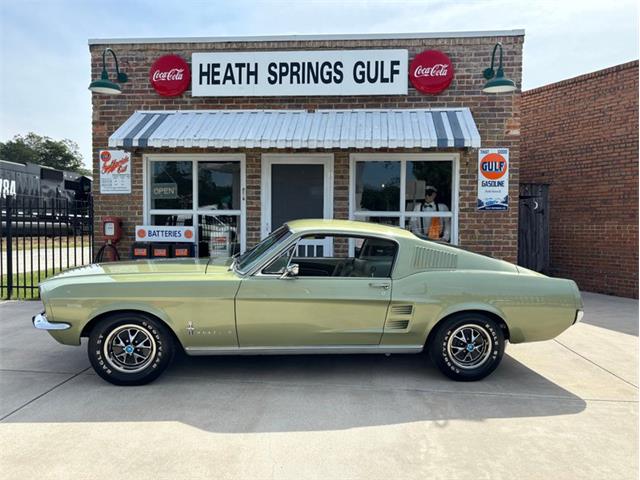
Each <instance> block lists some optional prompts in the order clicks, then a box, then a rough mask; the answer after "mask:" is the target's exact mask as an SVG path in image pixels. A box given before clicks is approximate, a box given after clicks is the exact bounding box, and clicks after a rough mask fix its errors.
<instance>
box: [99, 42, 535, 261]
mask: <svg viewBox="0 0 640 480" xmlns="http://www.w3.org/2000/svg"><path fill="white" fill-rule="evenodd" d="M523 40H524V37H523V36H521V35H514V36H500V37H496V36H493V37H490V36H489V37H461V38H442V39H433V38H429V39H402V40H382V39H379V40H326V41H271V42H267V41H262V42H250V41H247V42H233V43H217V42H212V43H172V44H155V43H154V44H117V45H108V44H101V45H91V46H90V52H91V78H92V79H95V78H99V76H100V72H101V70H102V63H101V62H102V57H101V55H102V51H103V50H104V48H106V47H111V48H113V49H114V50H115V51H116V53H117V55H118V59H119V62H120V68H121V69H122V71H124V72H126V73H127V74H128V75H129V78H130V82H129V83H126V84H124V86H123V93H122V94H121V95H118V96H105V95H97V94H94V95H93V99H92V104H93V156H94V158H93V166H94V180H95V181H94V192H95V204H96V216H95V221H96V227H99V226H100V225H101V220H102V217H103V216H105V215H120V216H122V217H124V219H125V224H124V235H125V238H124V241H123V242H122V244H121V252H122V253H123V254H124V256H128V252H129V249H130V246H131V241H132V238H133V235H134V232H133V228H134V226H135V224H136V223H137V222H142V218H143V211H142V209H143V206H142V154H143V153H145V152H148V153H162V152H171V153H217V152H223V151H224V152H234V153H245V154H246V159H247V245H248V246H250V245H252V244H253V243H255V242H256V241H258V240H259V238H260V171H261V163H260V162H261V155H262V154H263V153H296V152H299V153H303V152H308V150H304V151H303V150H296V151H286V150H242V149H240V150H215V149H188V150H185V149H182V150H176V149H174V150H166V149H163V150H158V149H146V150H144V151H142V150H140V149H135V150H134V151H133V166H132V167H133V169H132V175H133V179H134V180H133V185H132V195H131V197H125V196H121V195H100V193H99V191H100V190H99V189H100V184H99V183H100V182H99V172H98V151H99V150H101V149H104V148H106V147H107V141H108V138H109V135H111V134H112V133H113V132H114V131H115V130H116V129H117V128H118V127H119V126H120V125H121V124H122V123H123V122H124V121H125V120H126V119H127V118H128V117H129V116H130V115H131V114H132V113H133V112H134V111H136V110H163V109H166V110H176V109H184V110H195V109H321V108H322V109H330V108H341V109H344V108H446V107H460V106H465V107H469V108H470V109H471V111H472V113H473V116H474V118H475V120H476V123H477V126H478V130H479V131H480V135H481V138H482V144H483V147H507V148H509V149H510V160H511V165H510V185H511V188H510V196H511V198H512V203H511V208H510V210H509V211H507V212H477V211H476V210H475V207H476V194H477V173H476V163H477V150H475V149H466V150H465V149H459V150H452V149H448V150H424V151H422V152H435V151H456V152H458V153H460V154H461V161H460V174H461V178H460V198H459V204H460V217H459V242H460V244H461V245H463V246H465V247H467V248H470V249H472V250H475V251H478V252H482V253H487V254H491V255H494V256H496V257H499V258H504V259H506V260H509V261H515V260H516V257H517V223H518V218H517V216H518V209H517V204H516V203H514V202H515V199H516V198H517V192H518V164H519V139H520V107H519V100H520V94H519V93H515V94H508V95H488V94H483V93H482V92H481V89H482V86H483V84H484V78H483V77H482V74H481V72H482V70H483V69H484V68H486V67H487V66H488V65H489V64H490V61H491V51H492V49H493V46H494V45H495V43H496V42H498V41H500V42H502V43H503V45H504V54H505V57H504V58H505V74H506V75H507V76H508V77H509V78H512V79H514V80H515V81H516V83H517V84H518V85H520V83H521V71H522V44H523ZM358 48H367V49H375V48H406V49H408V50H409V57H410V60H411V59H412V58H413V57H414V56H415V55H416V54H417V53H419V52H421V51H423V50H427V49H436V50H441V51H444V52H446V53H447V55H449V57H450V58H451V60H452V62H453V65H454V68H455V78H454V80H453V83H452V84H451V86H450V87H449V89H448V90H446V91H445V92H443V93H442V94H440V95H437V96H433V95H424V94H421V93H419V92H417V91H416V90H415V89H413V88H411V87H410V88H409V93H408V95H406V96H399V95H395V96H358V97H217V98H216V97H206V98H205V97H191V93H190V91H189V90H188V91H187V92H185V93H184V94H183V95H182V96H180V97H177V98H165V97H160V96H159V95H157V94H156V92H155V91H154V90H153V89H152V87H151V85H150V84H149V81H148V75H149V68H150V66H151V64H152V63H153V62H154V61H155V60H156V59H157V58H158V57H159V56H161V55H164V54H170V53H171V54H178V55H180V56H182V57H183V58H184V59H186V60H187V61H190V59H191V53H192V52H207V51H208V52H213V51H238V50H247V51H261V50H322V49H358ZM316 151H317V152H323V153H327V152H328V151H327V150H316ZM366 151H372V150H355V149H354V150H347V151H345V150H336V151H334V152H331V153H333V154H334V162H335V163H334V169H335V171H334V173H335V176H334V187H335V191H334V216H335V217H336V218H347V217H348V211H349V208H348V207H349V205H348V189H349V177H348V176H349V154H350V153H356V152H357V153H363V152H366ZM389 151H391V150H389ZM372 152H375V153H380V152H381V150H375V151H372ZM393 152H394V153H401V152H414V153H415V152H421V150H415V149H413V150H403V149H397V150H393ZM96 231H98V232H99V228H97V230H96ZM102 241H103V239H102V238H101V236H100V235H99V234H98V235H96V242H97V243H96V244H97V245H100V244H101V243H102Z"/></svg>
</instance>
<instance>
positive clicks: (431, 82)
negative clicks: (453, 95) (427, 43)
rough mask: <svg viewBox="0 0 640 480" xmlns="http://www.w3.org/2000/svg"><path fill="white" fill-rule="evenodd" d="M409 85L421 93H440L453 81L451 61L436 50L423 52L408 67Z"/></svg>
mask: <svg viewBox="0 0 640 480" xmlns="http://www.w3.org/2000/svg"><path fill="white" fill-rule="evenodd" d="M409 79H410V80H411V84H412V85H413V86H414V87H415V88H416V90H419V91H420V92H422V93H430V94H434V93H440V92H443V91H444V90H446V89H447V88H448V87H449V85H451V81H452V80H453V64H452V63H451V59H450V58H449V57H448V56H447V55H445V54H444V53H442V52H440V51H438V50H425V51H424V52H422V53H419V54H418V55H416V57H415V58H414V59H413V61H412V62H411V65H410V66H409Z"/></svg>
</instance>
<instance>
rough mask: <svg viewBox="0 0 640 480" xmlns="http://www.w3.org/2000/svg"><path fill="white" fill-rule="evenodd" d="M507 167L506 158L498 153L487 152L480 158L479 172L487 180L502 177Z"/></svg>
mask: <svg viewBox="0 0 640 480" xmlns="http://www.w3.org/2000/svg"><path fill="white" fill-rule="evenodd" d="M507 168H508V166H507V159H506V158H504V157H503V156H502V155H500V154H499V153H489V154H487V155H485V156H484V157H483V158H482V159H481V160H480V173H481V174H482V176H483V177H485V178H487V179H489V180H498V179H500V178H502V177H504V175H505V174H506V173H507Z"/></svg>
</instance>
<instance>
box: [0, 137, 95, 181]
mask: <svg viewBox="0 0 640 480" xmlns="http://www.w3.org/2000/svg"><path fill="white" fill-rule="evenodd" d="M0 159H2V160H7V161H9V162H17V163H27V162H31V163H36V164H38V165H45V166H47V167H52V168H56V169H58V170H70V171H72V172H78V173H82V174H84V175H88V174H89V171H88V170H87V169H85V168H84V166H83V163H82V154H81V153H80V150H79V148H78V144H77V143H76V142H74V141H72V140H69V139H67V138H65V139H63V140H53V139H52V138H50V137H42V136H40V135H38V134H36V133H33V132H29V133H28V134H26V135H24V136H23V135H16V136H15V137H13V139H12V140H9V141H8V142H6V143H2V142H0Z"/></svg>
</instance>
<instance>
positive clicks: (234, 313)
mask: <svg viewBox="0 0 640 480" xmlns="http://www.w3.org/2000/svg"><path fill="white" fill-rule="evenodd" d="M40 293H41V296H42V301H43V303H44V307H45V311H44V312H43V313H42V314H40V315H36V316H35V317H34V318H33V323H34V325H35V327H36V328H40V329H44V330H48V331H49V333H50V334H51V335H52V336H53V337H54V338H55V339H56V340H58V341H59V342H60V343H64V344H67V345H80V339H81V337H88V338H89V341H88V352H89V359H90V360H91V364H92V365H93V367H94V368H95V370H96V372H97V373H98V374H99V375H100V376H102V377H103V378H104V379H106V380H108V381H109V382H112V383H115V384H118V385H140V384H144V383H148V382H150V381H152V380H154V379H155V378H157V377H158V376H159V375H160V373H162V371H163V370H164V369H165V368H166V367H167V366H168V365H169V363H170V362H171V359H172V357H173V354H174V351H175V350H176V349H178V348H182V349H184V351H185V352H186V353H187V354H189V355H238V354H249V355H264V354H312V353H314V354H315V353H385V354H388V353H419V352H422V351H423V350H426V351H427V352H428V353H429V355H430V356H431V358H432V360H433V361H434V363H435V364H436V366H437V367H438V368H439V369H440V370H441V371H442V372H443V373H444V374H446V375H447V376H449V377H451V378H453V379H455V380H478V379H480V378H483V377H485V376H487V375H488V374H490V373H491V372H492V371H493V370H494V369H495V368H496V367H497V365H498V363H499V362H500V360H501V358H502V355H503V353H504V348H505V342H506V341H507V340H508V341H510V342H512V343H520V342H532V341H538V340H547V339H551V338H553V337H555V336H557V335H559V334H560V333H561V332H563V331H564V330H565V329H567V328H568V327H569V326H571V325H573V324H574V323H575V322H576V321H578V320H579V319H580V318H581V316H582V300H581V298H580V293H579V291H578V288H577V286H576V284H575V283H574V282H572V281H571V280H564V279H558V278H549V277H546V276H544V275H541V274H538V273H535V272H531V271H529V270H526V269H523V268H521V267H517V266H515V265H512V264H510V263H507V262H504V261H501V260H495V259H492V258H488V257H485V256H482V255H477V254H474V253H470V252H467V251H465V250H462V249H459V248H455V247H451V246H448V245H443V244H440V243H434V242H430V241H426V240H422V239H420V238H418V237H416V236H415V235H413V234H412V233H410V232H408V231H406V230H402V229H399V228H395V227H389V226H385V225H378V224H372V223H364V222H352V221H343V220H297V221H293V222H289V223H288V224H286V225H284V226H282V227H281V228H279V229H278V230H276V231H274V232H273V233H272V234H271V235H269V237H267V238H265V239H264V240H263V241H262V242H260V243H259V244H257V245H256V246H255V247H253V248H252V249H250V250H248V251H247V252H245V253H243V254H242V255H240V256H237V257H235V258H233V259H228V261H227V262H226V263H225V264H223V262H220V261H218V262H216V261H213V260H206V259H203V260H195V259H185V260H159V261H154V260H150V261H140V260H139V261H134V262H117V263H106V264H100V265H89V266H86V267H81V268H76V269H73V270H69V271H67V272H64V273H61V274H59V275H56V276H55V277H53V278H51V279H48V280H46V281H45V282H43V283H42V284H41V285H40Z"/></svg>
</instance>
